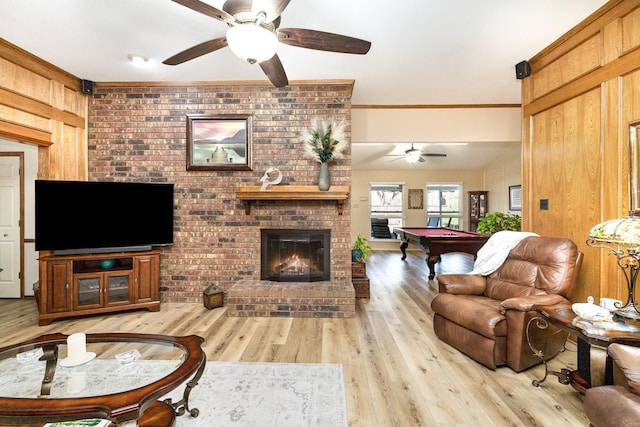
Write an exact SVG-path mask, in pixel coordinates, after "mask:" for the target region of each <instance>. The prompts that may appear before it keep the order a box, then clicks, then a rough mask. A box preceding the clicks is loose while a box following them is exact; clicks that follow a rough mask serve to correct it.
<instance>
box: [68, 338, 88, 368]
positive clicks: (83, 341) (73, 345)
mask: <svg viewBox="0 0 640 427" xmlns="http://www.w3.org/2000/svg"><path fill="white" fill-rule="evenodd" d="M86 357H87V336H86V335H85V334H83V333H82V332H78V333H77V334H71V335H69V336H68V337H67V363H68V364H69V365H78V364H80V363H82V362H84V360H85V359H86Z"/></svg>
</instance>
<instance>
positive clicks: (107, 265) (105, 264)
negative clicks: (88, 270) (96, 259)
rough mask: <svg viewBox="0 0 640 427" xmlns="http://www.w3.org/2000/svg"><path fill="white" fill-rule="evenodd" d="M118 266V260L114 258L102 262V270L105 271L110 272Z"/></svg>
mask: <svg viewBox="0 0 640 427" xmlns="http://www.w3.org/2000/svg"><path fill="white" fill-rule="evenodd" d="M115 264H116V260H115V259H113V258H106V259H101V260H100V268H102V269H103V270H109V269H110V268H112V267H113V266H114V265H115Z"/></svg>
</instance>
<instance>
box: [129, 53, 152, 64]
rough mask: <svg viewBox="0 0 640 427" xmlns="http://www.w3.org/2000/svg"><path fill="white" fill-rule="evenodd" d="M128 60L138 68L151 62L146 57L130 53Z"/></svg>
mask: <svg viewBox="0 0 640 427" xmlns="http://www.w3.org/2000/svg"><path fill="white" fill-rule="evenodd" d="M127 58H128V59H129V61H131V63H132V64H133V65H137V66H141V65H144V64H145V63H146V62H147V61H148V60H149V58H147V57H146V56H142V55H138V54H137V53H130V54H129V55H127Z"/></svg>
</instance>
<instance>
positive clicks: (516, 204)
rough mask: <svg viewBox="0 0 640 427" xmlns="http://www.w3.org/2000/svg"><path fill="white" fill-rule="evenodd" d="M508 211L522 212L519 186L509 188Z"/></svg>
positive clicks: (520, 188) (520, 187)
mask: <svg viewBox="0 0 640 427" xmlns="http://www.w3.org/2000/svg"><path fill="white" fill-rule="evenodd" d="M509 210H510V211H521V210H522V186H521V185H510V186H509Z"/></svg>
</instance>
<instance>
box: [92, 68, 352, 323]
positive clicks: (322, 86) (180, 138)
mask: <svg viewBox="0 0 640 427" xmlns="http://www.w3.org/2000/svg"><path fill="white" fill-rule="evenodd" d="M352 89H353V81H347V80H343V81H325V82H304V83H295V82H292V84H290V85H289V86H287V87H285V88H274V87H272V86H271V85H270V84H269V83H268V82H238V83H234V84H219V83H184V84H183V83H179V84H178V83H176V84H168V85H160V84H158V83H149V84H145V83H136V84H135V85H134V84H131V83H98V84H96V93H95V95H93V96H92V97H91V98H90V103H89V119H88V135H89V138H88V139H89V145H88V171H89V180H90V181H133V182H171V183H174V184H175V194H174V204H175V211H174V244H173V246H170V247H166V248H164V249H163V250H162V255H161V261H160V286H161V289H160V295H161V300H162V301H163V302H193V303H200V304H201V303H202V292H203V290H205V289H206V288H207V287H208V286H210V285H216V286H218V287H219V288H221V289H223V290H224V292H225V295H226V298H227V305H228V310H229V313H230V314H231V315H233V313H234V311H235V312H236V313H237V312H238V310H237V307H234V305H236V306H237V305H238V304H241V305H242V306H243V308H249V310H245V311H244V312H242V313H240V314H236V315H267V316H271V315H273V316H276V315H290V316H293V315H297V316H332V317H337V316H340V317H350V316H352V315H353V310H354V307H355V299H354V297H353V286H352V285H351V258H350V248H351V209H350V199H347V200H346V201H345V202H344V210H343V213H342V214H339V213H338V212H337V210H336V204H335V203H334V202H327V201H321V200H288V201H266V200H265V201H256V202H252V204H251V210H250V212H249V213H248V212H246V211H245V207H244V206H243V203H242V201H241V200H239V199H238V196H237V192H238V190H239V189H241V188H243V187H247V186H256V185H257V186H259V185H260V184H261V182H260V178H261V177H262V175H263V174H264V173H265V171H266V170H267V169H268V168H269V167H277V168H278V169H279V170H280V171H281V172H282V175H283V180H282V183H281V184H280V186H283V185H291V186H309V185H316V183H317V179H318V172H319V164H318V163H315V162H313V161H311V160H309V159H306V158H305V157H304V155H303V149H302V147H301V144H300V143H299V142H298V140H297V138H298V135H299V134H300V132H301V131H302V130H304V129H306V128H308V126H309V125H310V122H311V119H312V118H313V117H332V118H335V119H337V120H345V121H346V122H347V124H348V127H347V135H348V136H350V125H349V124H350V121H351V92H352ZM187 114H189V115H204V116H212V117H216V116H218V115H224V114H250V115H251V116H252V123H253V126H252V127H253V131H252V146H251V152H252V170H244V171H229V170H218V171H217V170H209V171H187V170H186V144H187V141H186V115H187ZM330 171H331V183H332V185H336V186H347V187H349V186H351V153H350V150H347V151H346V152H345V158H344V159H341V160H337V161H334V162H332V163H331V164H330ZM276 228H280V229H327V230H331V238H330V247H331V256H330V259H329V263H330V278H329V280H323V281H317V282H309V283H303V284H302V285H301V284H300V282H271V281H264V280H262V279H261V272H260V252H261V246H260V245H261V243H260V230H262V229H276ZM296 285H300V286H296ZM232 288H233V289H234V291H233V292H232ZM247 294H253V295H254V302H257V301H261V300H262V299H263V298H264V297H265V294H269V295H277V296H278V298H277V301H278V302H277V303H276V304H279V307H278V306H276V307H275V308H276V310H273V308H274V306H271V307H270V309H269V310H266V309H263V308H264V307H258V306H257V305H256V306H255V307H253V309H252V308H251V307H250V304H247V303H246V299H245V297H246V295H247ZM347 307H348V308H347ZM280 309H282V310H280ZM285 313H288V314H285ZM349 313H350V314H349Z"/></svg>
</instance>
